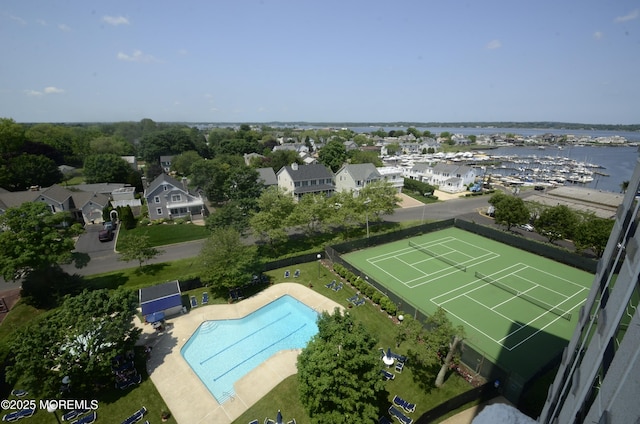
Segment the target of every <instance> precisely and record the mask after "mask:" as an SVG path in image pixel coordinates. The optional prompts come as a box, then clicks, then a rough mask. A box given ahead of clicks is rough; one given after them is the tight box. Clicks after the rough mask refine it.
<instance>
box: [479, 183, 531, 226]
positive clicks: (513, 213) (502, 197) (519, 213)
mask: <svg viewBox="0 0 640 424" xmlns="http://www.w3.org/2000/svg"><path fill="white" fill-rule="evenodd" d="M489 204H491V205H493V206H494V207H495V208H496V211H495V222H496V223H497V224H503V225H505V226H506V227H507V231H508V230H510V229H511V227H513V226H514V225H519V224H525V223H527V222H529V219H530V213H529V209H527V206H526V205H525V203H524V201H523V200H522V199H521V198H520V197H515V196H508V195H506V194H504V193H502V192H498V193H496V194H494V195H493V196H491V198H490V199H489Z"/></svg>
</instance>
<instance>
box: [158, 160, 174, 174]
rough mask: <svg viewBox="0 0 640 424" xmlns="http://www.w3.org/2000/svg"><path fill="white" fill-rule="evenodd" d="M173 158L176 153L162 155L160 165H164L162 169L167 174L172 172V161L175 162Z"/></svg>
mask: <svg viewBox="0 0 640 424" xmlns="http://www.w3.org/2000/svg"><path fill="white" fill-rule="evenodd" d="M173 158H175V155H173V156H160V166H161V167H162V170H163V171H164V172H165V173H167V174H168V173H169V172H171V163H172V162H173Z"/></svg>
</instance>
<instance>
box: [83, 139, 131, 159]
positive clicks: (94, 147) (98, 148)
mask: <svg viewBox="0 0 640 424" xmlns="http://www.w3.org/2000/svg"><path fill="white" fill-rule="evenodd" d="M89 149H90V152H91V153H92V154H104V153H110V154H112V155H118V156H128V155H133V154H134V153H135V152H134V150H135V149H134V148H133V144H131V143H129V142H127V140H125V139H124V138H122V137H115V136H105V135H103V136H100V137H96V138H94V139H92V140H91V141H90V142H89Z"/></svg>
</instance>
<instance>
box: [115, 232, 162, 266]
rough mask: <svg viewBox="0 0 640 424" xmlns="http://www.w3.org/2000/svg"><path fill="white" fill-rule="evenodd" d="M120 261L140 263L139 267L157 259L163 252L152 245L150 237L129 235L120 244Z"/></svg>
mask: <svg viewBox="0 0 640 424" xmlns="http://www.w3.org/2000/svg"><path fill="white" fill-rule="evenodd" d="M118 252H119V253H120V258H119V259H120V260H121V261H125V262H130V261H138V266H139V267H140V268H142V264H143V263H145V262H148V261H149V260H151V259H153V258H155V257H156V256H158V255H160V254H161V253H162V250H160V249H157V248H155V247H153V246H152V245H151V241H150V240H149V236H147V235H145V234H127V235H126V236H124V237H122V239H121V240H120V242H119V243H118Z"/></svg>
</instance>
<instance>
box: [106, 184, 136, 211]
mask: <svg viewBox="0 0 640 424" xmlns="http://www.w3.org/2000/svg"><path fill="white" fill-rule="evenodd" d="M111 206H113V207H114V208H118V207H124V206H129V207H130V208H131V209H132V211H134V212H133V214H134V215H137V213H136V212H135V211H136V210H137V211H139V209H140V207H141V206H142V200H141V199H136V189H135V187H121V188H117V189H115V190H113V191H112V192H111ZM138 213H139V212H138Z"/></svg>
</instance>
